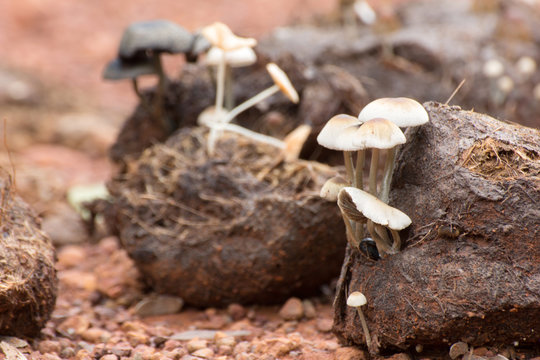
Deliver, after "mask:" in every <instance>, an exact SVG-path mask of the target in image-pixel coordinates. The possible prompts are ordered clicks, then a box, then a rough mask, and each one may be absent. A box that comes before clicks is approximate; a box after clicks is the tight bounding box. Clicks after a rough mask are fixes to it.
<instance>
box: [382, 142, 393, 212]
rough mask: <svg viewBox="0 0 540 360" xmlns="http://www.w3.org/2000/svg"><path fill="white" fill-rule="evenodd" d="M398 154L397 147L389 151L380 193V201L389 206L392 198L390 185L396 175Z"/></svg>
mask: <svg viewBox="0 0 540 360" xmlns="http://www.w3.org/2000/svg"><path fill="white" fill-rule="evenodd" d="M396 152H397V146H394V147H393V148H391V149H390V150H388V155H387V156H386V163H385V165H384V176H383V179H382V183H381V191H380V193H379V199H380V200H381V201H382V202H384V203H385V204H388V200H389V196H390V183H391V182H392V175H393V174H394V166H395V163H396Z"/></svg>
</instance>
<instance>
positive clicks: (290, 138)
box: [283, 124, 312, 161]
mask: <svg viewBox="0 0 540 360" xmlns="http://www.w3.org/2000/svg"><path fill="white" fill-rule="evenodd" d="M311 130H312V127H311V126H310V125H307V124H302V125H299V126H298V127H297V128H296V129H294V130H293V131H291V132H290V133H288V134H287V136H285V138H284V139H283V142H284V143H285V149H284V150H283V158H284V159H285V161H294V160H297V159H298V158H299V157H300V152H301V151H302V147H303V146H304V143H305V142H306V140H307V138H308V136H309V134H311Z"/></svg>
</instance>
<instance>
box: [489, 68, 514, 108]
mask: <svg viewBox="0 0 540 360" xmlns="http://www.w3.org/2000/svg"><path fill="white" fill-rule="evenodd" d="M497 90H498V91H497V93H496V96H495V97H494V99H493V102H495V103H496V104H498V105H501V104H503V103H504V102H505V101H506V99H507V98H508V95H509V94H510V92H512V90H514V80H512V78H511V77H510V76H508V75H503V76H501V77H500V78H498V79H497Z"/></svg>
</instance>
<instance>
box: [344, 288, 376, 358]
mask: <svg viewBox="0 0 540 360" xmlns="http://www.w3.org/2000/svg"><path fill="white" fill-rule="evenodd" d="M366 304H367V299H366V296H365V295H364V294H362V293H361V292H360V291H353V292H352V293H351V294H350V295H349V296H348V297H347V306H350V307H353V308H356V312H357V313H358V317H359V318H360V323H361V324H362V330H363V331H364V336H365V338H366V345H367V347H368V349H369V348H370V347H371V335H370V333H369V329H368V326H367V322H366V318H365V317H364V313H363V312H362V309H361V308H362V306H364V305H366Z"/></svg>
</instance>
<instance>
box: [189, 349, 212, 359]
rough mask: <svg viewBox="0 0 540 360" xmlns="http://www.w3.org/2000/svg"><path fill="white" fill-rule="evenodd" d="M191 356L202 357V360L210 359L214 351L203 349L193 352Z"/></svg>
mask: <svg viewBox="0 0 540 360" xmlns="http://www.w3.org/2000/svg"><path fill="white" fill-rule="evenodd" d="M191 355H193V356H198V357H202V358H204V359H211V358H213V357H214V351H213V350H212V349H210V348H203V349H199V350H197V351H194V352H193V353H192V354H191Z"/></svg>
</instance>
